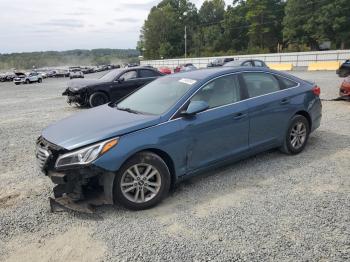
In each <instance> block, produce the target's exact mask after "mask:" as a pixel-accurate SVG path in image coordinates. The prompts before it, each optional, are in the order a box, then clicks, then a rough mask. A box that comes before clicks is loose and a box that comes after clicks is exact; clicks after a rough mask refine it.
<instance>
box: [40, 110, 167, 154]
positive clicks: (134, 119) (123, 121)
mask: <svg viewBox="0 0 350 262" xmlns="http://www.w3.org/2000/svg"><path fill="white" fill-rule="evenodd" d="M160 122H161V119H160V116H154V115H143V114H134V113H129V112H125V111H120V110H118V109H116V108H113V107H110V106H109V105H102V106H99V107H95V108H92V109H87V110H85V111H83V112H80V113H78V114H75V115H73V116H70V117H68V118H65V119H63V120H60V121H58V122H56V123H54V124H52V125H50V126H48V127H47V128H46V129H44V131H43V132H42V136H43V138H45V139H46V140H47V141H49V142H51V143H53V144H55V145H58V146H60V147H63V148H65V149H68V150H72V149H76V148H79V147H82V146H85V145H88V144H91V143H95V142H98V141H101V140H104V139H108V138H112V137H117V136H120V135H123V134H126V133H130V132H133V131H136V130H140V129H143V128H147V127H150V126H153V125H157V124H159V123H160Z"/></svg>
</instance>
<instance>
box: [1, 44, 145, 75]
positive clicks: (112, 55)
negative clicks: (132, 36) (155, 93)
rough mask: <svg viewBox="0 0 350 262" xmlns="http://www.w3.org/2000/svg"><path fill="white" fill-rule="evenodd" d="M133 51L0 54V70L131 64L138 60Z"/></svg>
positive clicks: (137, 53)
mask: <svg viewBox="0 0 350 262" xmlns="http://www.w3.org/2000/svg"><path fill="white" fill-rule="evenodd" d="M138 55H139V52H138V51H137V50H135V49H92V50H80V49H77V50H69V51H61V52H59V51H46V52H28V53H11V54H0V70H8V69H11V68H17V69H30V68H32V67H33V66H35V67H37V68H40V67H51V66H52V67H53V66H66V65H72V66H74V65H77V66H79V65H103V64H111V63H114V64H119V63H122V62H129V61H130V62H132V61H136V60H137V59H138Z"/></svg>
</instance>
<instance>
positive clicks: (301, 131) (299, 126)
mask: <svg viewBox="0 0 350 262" xmlns="http://www.w3.org/2000/svg"><path fill="white" fill-rule="evenodd" d="M306 135H307V129H306V126H305V124H304V123H303V122H296V123H295V125H294V126H293V128H292V130H291V132H290V143H291V145H292V147H293V148H294V149H299V148H301V147H302V146H303V145H304V143H305V141H306Z"/></svg>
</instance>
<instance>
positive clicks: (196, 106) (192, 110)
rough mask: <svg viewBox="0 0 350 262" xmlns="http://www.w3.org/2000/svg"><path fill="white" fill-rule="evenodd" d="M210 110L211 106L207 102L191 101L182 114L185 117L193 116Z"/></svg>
mask: <svg viewBox="0 0 350 262" xmlns="http://www.w3.org/2000/svg"><path fill="white" fill-rule="evenodd" d="M208 108H209V105H208V103H207V102H205V101H191V103H190V104H189V105H188V107H187V109H186V110H185V111H183V112H182V115H184V116H193V115H195V114H198V113H200V112H203V111H205V110H207V109H208Z"/></svg>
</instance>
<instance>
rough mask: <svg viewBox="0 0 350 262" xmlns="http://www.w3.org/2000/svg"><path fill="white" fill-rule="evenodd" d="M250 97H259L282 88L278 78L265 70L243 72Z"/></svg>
mask: <svg viewBox="0 0 350 262" xmlns="http://www.w3.org/2000/svg"><path fill="white" fill-rule="evenodd" d="M242 77H243V79H244V82H245V84H246V87H247V91H248V95H249V97H251V98H252V97H257V96H261V95H266V94H270V93H273V92H276V91H279V90H281V89H280V84H279V82H278V80H277V78H276V77H275V76H274V75H272V74H267V73H263V72H251V73H250V72H249V73H243V74H242Z"/></svg>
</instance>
